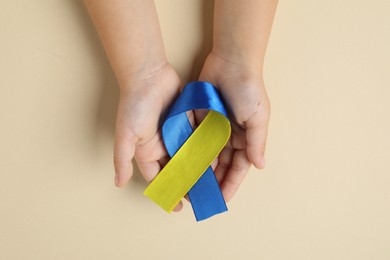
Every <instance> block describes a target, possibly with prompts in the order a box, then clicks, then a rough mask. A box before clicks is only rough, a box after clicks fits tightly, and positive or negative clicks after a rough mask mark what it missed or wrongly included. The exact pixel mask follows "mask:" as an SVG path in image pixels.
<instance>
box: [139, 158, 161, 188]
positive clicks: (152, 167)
mask: <svg viewBox="0 0 390 260" xmlns="http://www.w3.org/2000/svg"><path fill="white" fill-rule="evenodd" d="M136 161H137V165H138V169H139V171H140V172H141V175H142V177H144V179H145V180H146V181H147V182H148V183H149V182H151V181H152V180H153V179H154V178H155V177H156V175H157V174H158V173H159V172H160V170H161V166H160V164H159V163H158V162H157V161H152V162H141V161H139V160H138V159H136Z"/></svg>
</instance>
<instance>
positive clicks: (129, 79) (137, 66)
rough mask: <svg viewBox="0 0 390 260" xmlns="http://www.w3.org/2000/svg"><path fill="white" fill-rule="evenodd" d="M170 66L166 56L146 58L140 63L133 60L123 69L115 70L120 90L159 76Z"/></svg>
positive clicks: (140, 60)
mask: <svg viewBox="0 0 390 260" xmlns="http://www.w3.org/2000/svg"><path fill="white" fill-rule="evenodd" d="M167 64H168V60H167V58H166V57H165V55H157V56H155V57H153V58H149V57H144V58H141V59H139V60H138V61H134V60H132V61H131V62H129V63H128V64H127V65H126V66H123V68H121V69H116V70H114V72H115V75H116V77H117V80H118V83H119V86H120V88H121V89H122V88H127V87H128V86H129V85H132V83H134V82H137V81H142V80H146V79H147V78H149V77H152V76H153V75H155V74H157V73H158V72H159V71H160V70H161V69H163V68H164V67H165V66H166V65H167Z"/></svg>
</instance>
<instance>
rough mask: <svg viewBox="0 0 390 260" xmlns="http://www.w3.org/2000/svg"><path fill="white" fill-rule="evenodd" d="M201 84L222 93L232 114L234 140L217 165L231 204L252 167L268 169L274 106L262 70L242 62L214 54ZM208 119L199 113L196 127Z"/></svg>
mask: <svg viewBox="0 0 390 260" xmlns="http://www.w3.org/2000/svg"><path fill="white" fill-rule="evenodd" d="M199 80H201V81H208V82H210V83H212V84H213V85H215V86H216V87H217V88H218V89H219V90H220V91H221V93H222V96H223V98H224V100H225V102H226V104H227V106H228V107H229V109H230V113H231V115H230V116H231V126H232V134H231V137H230V140H229V142H228V144H227V145H226V147H225V148H224V149H223V150H222V152H221V153H220V155H219V157H218V158H217V162H214V164H213V165H214V166H215V165H216V166H215V175H216V177H217V179H218V182H219V183H220V185H221V190H222V193H223V196H224V198H225V200H226V201H229V200H230V199H231V198H232V197H233V196H234V194H235V192H236V191H237V189H238V187H239V185H240V184H241V182H242V180H243V179H244V178H245V176H246V174H247V172H248V170H249V168H250V166H251V164H254V165H255V166H256V167H257V168H260V169H261V168H264V166H265V160H264V151H265V146H266V139H267V131H268V122H269V117H270V103H269V100H268V96H267V93H266V91H265V87H264V83H263V79H262V75H261V70H260V68H257V67H256V66H252V65H250V64H249V63H248V64H246V63H245V61H242V60H236V59H232V58H230V57H222V56H219V55H218V54H216V53H215V52H211V53H210V54H209V56H208V57H207V59H206V62H205V64H204V66H203V69H202V72H201V74H200V76H199ZM204 116H205V114H204V113H201V112H199V111H196V112H195V117H196V123H197V124H198V123H200V121H201V120H202V119H203V118H204Z"/></svg>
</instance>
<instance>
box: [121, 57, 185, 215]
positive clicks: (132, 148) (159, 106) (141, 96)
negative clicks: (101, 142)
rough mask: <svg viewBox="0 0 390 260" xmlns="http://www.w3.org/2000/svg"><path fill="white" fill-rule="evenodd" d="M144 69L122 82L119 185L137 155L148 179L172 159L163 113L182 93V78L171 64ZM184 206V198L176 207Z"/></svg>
mask: <svg viewBox="0 0 390 260" xmlns="http://www.w3.org/2000/svg"><path fill="white" fill-rule="evenodd" d="M143 71H145V69H144V70H143ZM143 71H138V72H137V73H136V74H132V75H131V76H130V79H128V80H126V81H125V82H126V83H123V85H122V86H121V94H120V101H119V107H118V113H117V120H116V129H115V149H114V165H115V184H116V185H117V186H118V187H122V186H124V185H125V184H126V183H127V182H128V181H129V179H130V177H131V175H132V173H133V164H132V159H133V157H135V160H136V161H137V165H138V168H139V170H140V172H141V174H142V176H143V177H144V178H145V180H146V181H148V182H150V181H152V179H153V178H154V177H155V176H156V175H157V173H158V172H159V171H160V170H161V169H162V167H163V166H164V165H165V164H166V162H167V161H168V160H169V156H168V154H167V151H166V149H165V147H164V144H163V141H162V138H161V131H160V129H159V127H158V126H159V121H160V117H161V114H162V113H163V112H164V111H165V110H166V108H167V107H168V106H169V105H170V104H171V103H172V102H173V100H174V99H175V97H176V96H177V95H178V94H179V90H180V79H179V77H178V76H177V74H176V72H175V71H174V70H173V68H172V67H171V66H170V65H168V64H165V65H163V66H162V67H160V68H158V69H147V70H146V72H143ZM181 208H182V203H181V202H180V203H179V204H178V206H177V207H176V209H175V210H176V211H179V210H180V209H181Z"/></svg>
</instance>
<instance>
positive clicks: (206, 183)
mask: <svg viewBox="0 0 390 260" xmlns="http://www.w3.org/2000/svg"><path fill="white" fill-rule="evenodd" d="M195 109H207V110H210V111H209V113H208V114H207V116H206V118H205V119H204V120H203V121H202V123H201V124H200V125H199V126H198V127H197V128H196V130H195V131H193V129H192V127H191V124H190V122H189V120H188V117H187V115H186V111H189V110H195ZM230 132H231V129H230V122H229V120H228V117H227V112H226V109H225V107H224V105H223V102H222V99H221V96H220V94H219V92H218V90H217V89H216V88H215V87H214V86H213V85H212V84H210V83H208V82H191V83H189V84H187V85H186V86H185V87H184V89H183V92H182V93H181V94H180V96H179V97H178V99H177V100H176V101H175V103H174V104H173V106H172V108H171V110H170V112H169V114H168V116H167V119H166V120H165V122H164V124H163V126H162V136H163V140H164V144H165V147H166V148H167V151H168V154H169V156H170V157H171V160H170V161H169V162H168V163H167V165H166V166H165V167H164V168H163V169H162V170H161V172H160V173H159V174H158V175H157V176H156V178H155V179H154V180H153V181H152V182H151V183H150V185H149V186H148V187H147V188H146V190H145V191H144V194H145V195H146V196H147V197H149V198H150V199H152V200H153V201H154V202H156V203H157V204H158V205H159V206H161V207H162V208H163V209H164V210H166V211H167V212H171V211H172V210H173V209H174V208H175V206H176V205H177V204H178V203H179V202H180V200H181V199H182V198H183V197H184V196H185V194H187V193H188V195H189V198H190V201H191V205H192V207H193V210H194V213H195V217H196V219H197V221H200V220H203V219H206V218H209V217H211V216H213V215H215V214H218V213H222V212H224V211H227V207H226V204H225V201H224V199H223V196H222V193H221V191H220V189H219V186H218V182H217V180H216V178H215V174H214V172H213V171H212V169H211V167H210V164H211V163H212V162H213V160H214V159H215V158H216V157H217V156H218V154H219V153H220V152H221V150H222V149H223V147H224V146H225V145H226V143H227V141H228V140H229V137H230Z"/></svg>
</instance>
